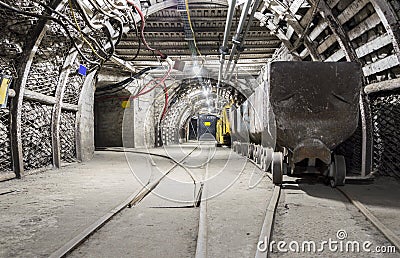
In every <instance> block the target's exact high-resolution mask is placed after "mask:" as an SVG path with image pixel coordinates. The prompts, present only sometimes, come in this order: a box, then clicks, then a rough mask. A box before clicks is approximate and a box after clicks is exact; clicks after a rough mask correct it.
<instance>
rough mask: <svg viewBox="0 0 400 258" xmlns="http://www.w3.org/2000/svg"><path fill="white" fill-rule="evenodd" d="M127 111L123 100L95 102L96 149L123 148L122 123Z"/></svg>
mask: <svg viewBox="0 0 400 258" xmlns="http://www.w3.org/2000/svg"><path fill="white" fill-rule="evenodd" d="M124 111H125V109H124V108H123V107H122V100H120V99H118V96H115V98H110V99H107V100H103V101H96V102H95V143H96V147H122V146H123V144H122V121H123V118H124Z"/></svg>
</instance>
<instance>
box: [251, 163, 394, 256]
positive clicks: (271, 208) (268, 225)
mask: <svg viewBox="0 0 400 258" xmlns="http://www.w3.org/2000/svg"><path fill="white" fill-rule="evenodd" d="M253 164H254V165H256V166H258V164H256V163H254V162H253ZM260 169H261V168H260ZM284 187H285V183H284V184H283V185H282V186H274V191H273V194H272V196H271V199H270V202H269V205H268V207H267V210H266V215H265V218H264V223H263V225H262V228H261V233H260V237H259V242H258V246H257V252H256V254H255V257H256V258H264V257H270V252H271V248H270V246H271V242H272V239H273V232H274V223H275V219H276V216H278V215H277V208H278V204H279V202H280V197H281V194H282V191H285V188H284ZM334 191H336V192H338V193H339V194H340V195H343V196H344V197H345V198H346V199H347V200H348V201H349V202H350V203H351V204H352V205H354V206H355V207H356V208H357V209H358V211H360V212H361V213H362V214H363V216H365V218H366V219H367V220H368V221H369V222H370V223H371V224H372V225H373V226H374V227H375V228H376V229H377V230H379V231H380V232H381V233H382V235H383V236H384V237H385V238H386V239H387V240H388V241H389V242H390V243H391V244H392V245H393V246H394V247H395V248H396V250H397V251H398V250H400V237H399V236H398V235H396V234H395V233H394V232H393V231H392V230H391V229H390V228H388V227H387V226H386V225H385V224H384V223H382V221H381V220H380V219H379V218H377V217H376V216H375V215H374V214H372V213H371V211H370V210H369V209H368V208H367V207H366V206H365V205H364V204H362V203H361V202H360V201H358V200H357V199H356V198H354V197H353V196H352V195H351V194H350V193H348V192H347V191H346V190H345V189H344V187H337V188H335V189H334ZM346 237H347V236H346Z"/></svg>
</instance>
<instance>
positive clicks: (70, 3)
mask: <svg viewBox="0 0 400 258" xmlns="http://www.w3.org/2000/svg"><path fill="white" fill-rule="evenodd" d="M68 3H69V8H70V10H71V14H72V17H73V19H74V21H75V24H76V27H78V30H79V33H80V35H81V38H82V40H83V41H84V42H85V43H86V44H88V46H89V47H90V49H91V50H92V52H93V53H94V54H95V55H96V56H97V57H98V58H100V60H102V61H106V59H105V58H103V57H102V56H100V55H99V54H98V53H97V51H96V50H95V49H94V48H93V46H92V44H90V42H89V41H88V40H87V39H86V38H85V37H84V36H83V34H82V30H81V27H80V26H79V23H78V20H77V19H76V16H75V12H74V8H73V6H72V1H71V0H68ZM78 6H79V7H80V5H79V3H78ZM84 16H85V14H84ZM89 24H90V22H89ZM111 44H112V43H111Z"/></svg>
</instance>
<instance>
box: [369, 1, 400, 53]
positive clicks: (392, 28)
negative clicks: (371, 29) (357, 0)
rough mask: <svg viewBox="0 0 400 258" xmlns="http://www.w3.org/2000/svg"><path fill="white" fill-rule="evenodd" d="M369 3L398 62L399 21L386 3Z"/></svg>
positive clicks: (399, 50) (399, 43)
mask: <svg viewBox="0 0 400 258" xmlns="http://www.w3.org/2000/svg"><path fill="white" fill-rule="evenodd" d="M370 2H371V4H372V5H373V6H374V9H375V11H376V13H377V14H378V16H379V18H380V19H381V21H382V24H383V25H384V26H385V29H386V31H387V32H388V34H389V35H390V37H391V38H392V42H393V48H394V51H395V53H396V56H397V58H398V60H399V61H400V21H399V20H398V18H397V17H396V13H395V11H394V10H393V8H392V6H391V5H390V4H389V3H388V1H382V0H370Z"/></svg>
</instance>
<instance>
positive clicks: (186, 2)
mask: <svg viewBox="0 0 400 258" xmlns="http://www.w3.org/2000/svg"><path fill="white" fill-rule="evenodd" d="M185 6H186V13H187V16H188V21H189V26H190V30H191V31H192V33H193V43H194V46H195V47H196V50H197V53H198V54H199V55H200V56H201V53H200V50H199V48H198V47H197V42H196V37H195V35H194V30H193V26H192V21H191V19H190V12H189V0H185Z"/></svg>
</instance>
